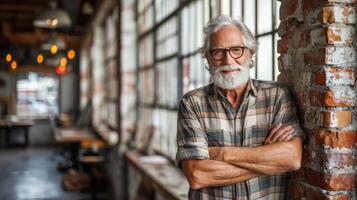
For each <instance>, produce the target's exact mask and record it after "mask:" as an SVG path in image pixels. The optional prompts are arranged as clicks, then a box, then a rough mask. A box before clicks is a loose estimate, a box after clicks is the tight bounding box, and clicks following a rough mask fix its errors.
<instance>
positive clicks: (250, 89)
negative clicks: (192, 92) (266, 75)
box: [212, 79, 258, 98]
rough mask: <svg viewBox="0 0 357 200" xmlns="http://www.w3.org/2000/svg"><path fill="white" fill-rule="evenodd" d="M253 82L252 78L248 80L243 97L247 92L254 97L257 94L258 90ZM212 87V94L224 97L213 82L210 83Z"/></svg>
mask: <svg viewBox="0 0 357 200" xmlns="http://www.w3.org/2000/svg"><path fill="white" fill-rule="evenodd" d="M254 82H255V80H254V79H249V80H248V86H247V90H246V91H245V94H244V96H245V97H247V96H248V95H249V93H250V94H252V95H253V96H254V97H256V96H257V95H258V91H257V88H256V86H255V85H254ZM212 87H213V94H215V95H219V96H221V97H224V95H223V93H222V91H221V90H220V89H219V88H218V87H217V86H216V85H215V84H214V83H212ZM224 98H225V97H224Z"/></svg>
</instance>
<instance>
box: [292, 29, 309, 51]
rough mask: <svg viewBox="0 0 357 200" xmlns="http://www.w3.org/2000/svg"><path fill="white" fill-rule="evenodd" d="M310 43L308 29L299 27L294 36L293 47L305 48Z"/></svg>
mask: <svg viewBox="0 0 357 200" xmlns="http://www.w3.org/2000/svg"><path fill="white" fill-rule="evenodd" d="M309 43H310V34H309V32H308V31H307V30H305V29H302V28H299V29H298V30H295V31H294V33H293V36H292V47H293V48H305V47H307V45H308V44H309Z"/></svg>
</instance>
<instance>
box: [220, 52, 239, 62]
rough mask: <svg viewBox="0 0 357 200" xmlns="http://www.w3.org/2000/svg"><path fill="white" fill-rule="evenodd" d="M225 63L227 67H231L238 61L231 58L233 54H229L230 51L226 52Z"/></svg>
mask: <svg viewBox="0 0 357 200" xmlns="http://www.w3.org/2000/svg"><path fill="white" fill-rule="evenodd" d="M223 63H224V64H225V65H231V64H235V63H236V60H235V59H234V58H233V57H232V56H231V54H229V51H226V53H225V55H224V58H223Z"/></svg>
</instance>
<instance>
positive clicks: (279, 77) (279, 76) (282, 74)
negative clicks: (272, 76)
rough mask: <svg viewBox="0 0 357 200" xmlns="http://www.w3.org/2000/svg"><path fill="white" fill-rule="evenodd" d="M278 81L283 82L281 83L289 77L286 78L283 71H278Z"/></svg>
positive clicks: (286, 81) (287, 80) (285, 81)
mask: <svg viewBox="0 0 357 200" xmlns="http://www.w3.org/2000/svg"><path fill="white" fill-rule="evenodd" d="M278 81H280V82H283V83H288V82H289V79H288V77H287V75H286V72H285V71H282V72H280V74H279V75H278Z"/></svg>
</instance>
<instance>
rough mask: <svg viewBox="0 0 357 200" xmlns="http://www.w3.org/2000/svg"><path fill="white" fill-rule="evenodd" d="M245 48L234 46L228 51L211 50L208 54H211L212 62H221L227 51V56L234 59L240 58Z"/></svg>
mask: <svg viewBox="0 0 357 200" xmlns="http://www.w3.org/2000/svg"><path fill="white" fill-rule="evenodd" d="M246 48H247V47H241V46H234V47H230V48H228V49H211V50H210V51H209V52H210V53H211V55H212V57H213V59H214V60H217V61H221V60H223V59H224V57H225V56H226V53H227V51H228V52H229V55H230V56H231V57H232V58H234V59H238V58H240V57H242V56H243V54H244V50H245V49H246Z"/></svg>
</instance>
